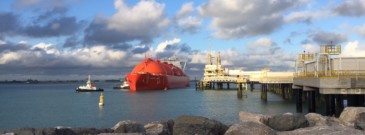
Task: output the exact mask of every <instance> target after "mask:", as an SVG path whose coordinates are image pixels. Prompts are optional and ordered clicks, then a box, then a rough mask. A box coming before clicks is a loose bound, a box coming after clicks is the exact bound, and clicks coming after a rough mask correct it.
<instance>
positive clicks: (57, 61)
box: [0, 41, 144, 77]
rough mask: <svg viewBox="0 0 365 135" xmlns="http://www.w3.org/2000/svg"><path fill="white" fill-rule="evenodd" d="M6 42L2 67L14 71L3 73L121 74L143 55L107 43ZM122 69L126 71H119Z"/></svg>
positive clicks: (1, 55) (1, 47)
mask: <svg viewBox="0 0 365 135" xmlns="http://www.w3.org/2000/svg"><path fill="white" fill-rule="evenodd" d="M3 42H4V44H0V50H1V51H0V69H12V72H3V71H4V70H1V71H0V74H2V75H8V74H28V75H63V74H90V71H93V72H95V74H104V75H114V76H115V77H122V76H123V74H125V73H127V72H129V71H130V70H131V68H132V67H133V66H134V65H136V64H137V63H138V62H139V61H141V60H142V59H143V57H144V55H143V54H135V53H131V50H120V49H113V48H110V47H107V46H104V45H95V46H92V47H85V48H79V49H67V50H64V49H62V48H60V47H59V46H56V45H54V44H51V43H45V42H41V43H38V44H33V45H29V44H14V43H11V42H5V41H3ZM132 49H133V48H132ZM5 71H7V70H5ZM122 71H123V74H119V73H121V72H122ZM78 72H80V73H78ZM92 74H94V73H92ZM117 74H119V75H117Z"/></svg>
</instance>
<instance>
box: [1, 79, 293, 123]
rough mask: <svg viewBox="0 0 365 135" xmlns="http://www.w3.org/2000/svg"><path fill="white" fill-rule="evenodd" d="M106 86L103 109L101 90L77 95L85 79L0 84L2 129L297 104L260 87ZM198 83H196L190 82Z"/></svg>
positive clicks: (218, 114) (276, 109)
mask: <svg viewBox="0 0 365 135" xmlns="http://www.w3.org/2000/svg"><path fill="white" fill-rule="evenodd" d="M96 84H97V85H98V87H102V88H104V89H105V90H106V91H105V92H104V98H105V99H104V103H105V106H104V107H102V108H101V107H99V105H98V103H99V96H100V93H75V92H74V88H75V87H77V86H78V85H80V83H67V84H0V129H12V128H20V127H56V126H65V127H95V128H110V127H112V126H114V125H115V124H116V123H117V122H118V121H120V120H135V121H138V122H140V123H147V122H152V121H157V120H165V119H175V118H176V117H177V116H179V115H186V114H187V115H198V116H204V117H208V118H212V119H216V120H219V121H222V122H224V123H226V124H232V123H236V122H238V121H239V116H238V113H239V112H240V111H249V112H256V113H262V114H279V113H284V112H294V111H295V103H294V102H292V101H284V100H282V98H281V97H280V96H279V95H275V94H272V93H268V101H267V102H264V101H261V99H260V92H259V90H254V91H253V92H248V96H247V98H242V99H238V98H237V95H236V94H237V93H236V91H234V90H220V91H217V90H206V91H196V90H195V88H194V87H190V88H184V89H174V90H168V91H144V92H129V91H121V90H112V86H113V85H116V84H115V83H107V82H98V83H96ZM191 86H194V85H191Z"/></svg>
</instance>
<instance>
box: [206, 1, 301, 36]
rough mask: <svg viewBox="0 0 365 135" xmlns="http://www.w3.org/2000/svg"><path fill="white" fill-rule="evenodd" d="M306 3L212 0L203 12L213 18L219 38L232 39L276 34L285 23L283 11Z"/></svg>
mask: <svg viewBox="0 0 365 135" xmlns="http://www.w3.org/2000/svg"><path fill="white" fill-rule="evenodd" d="M304 3H307V1H305V0H293V1H274V0H272V1H266V0H255V1H241V0H226V1H222V0H209V1H208V2H207V3H205V4H203V5H202V6H200V7H199V12H200V14H201V15H203V16H207V17H211V18H212V22H211V24H210V25H211V27H212V29H213V30H214V31H215V32H214V34H213V35H214V36H215V37H218V38H223V39H232V38H242V37H247V36H256V35H260V34H269V33H272V32H273V31H275V30H276V29H278V28H280V27H281V26H282V25H283V24H284V20H283V15H282V14H283V12H285V11H287V10H288V9H290V8H293V7H297V6H300V5H303V4H304Z"/></svg>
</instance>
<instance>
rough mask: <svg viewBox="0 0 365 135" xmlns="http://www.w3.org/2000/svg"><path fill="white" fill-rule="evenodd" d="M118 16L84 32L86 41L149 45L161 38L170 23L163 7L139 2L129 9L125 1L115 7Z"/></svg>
mask: <svg viewBox="0 0 365 135" xmlns="http://www.w3.org/2000/svg"><path fill="white" fill-rule="evenodd" d="M114 6H115V8H116V13H115V14H114V15H113V16H112V17H111V18H96V19H95V20H94V21H93V22H92V23H91V24H90V25H89V26H88V28H87V29H86V30H85V38H84V39H85V40H86V41H87V42H92V43H103V44H116V43H123V42H124V43H125V42H130V41H139V42H141V43H150V42H151V41H152V40H153V38H155V37H158V36H160V34H161V32H163V31H164V30H165V29H166V28H167V26H168V25H169V19H168V18H167V17H166V16H165V13H164V8H165V5H164V4H160V3H157V2H155V1H140V2H138V3H137V4H136V5H134V6H132V7H129V6H128V5H126V4H125V3H124V1H122V0H116V1H115V3H114Z"/></svg>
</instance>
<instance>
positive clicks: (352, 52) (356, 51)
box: [341, 40, 365, 57]
mask: <svg viewBox="0 0 365 135" xmlns="http://www.w3.org/2000/svg"><path fill="white" fill-rule="evenodd" d="M341 56H344V57H365V44H363V43H360V42H359V41H357V40H355V41H351V42H348V43H347V44H346V45H345V46H344V47H343V49H342V54H341Z"/></svg>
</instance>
